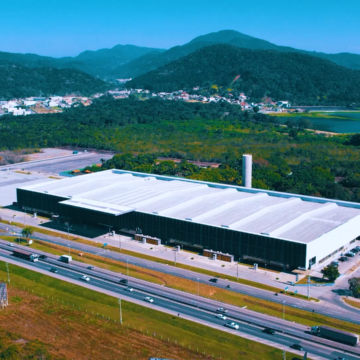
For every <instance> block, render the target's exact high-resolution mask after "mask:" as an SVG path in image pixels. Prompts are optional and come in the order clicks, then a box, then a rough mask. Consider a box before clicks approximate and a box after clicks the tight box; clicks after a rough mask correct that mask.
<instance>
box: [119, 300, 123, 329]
mask: <svg viewBox="0 0 360 360" xmlns="http://www.w3.org/2000/svg"><path fill="white" fill-rule="evenodd" d="M119 309H120V324H122V323H123V321H122V313H121V299H120V298H119Z"/></svg>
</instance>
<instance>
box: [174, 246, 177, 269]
mask: <svg viewBox="0 0 360 360" xmlns="http://www.w3.org/2000/svg"><path fill="white" fill-rule="evenodd" d="M176 252H177V249H176V250H175V252H174V256H175V266H176Z"/></svg>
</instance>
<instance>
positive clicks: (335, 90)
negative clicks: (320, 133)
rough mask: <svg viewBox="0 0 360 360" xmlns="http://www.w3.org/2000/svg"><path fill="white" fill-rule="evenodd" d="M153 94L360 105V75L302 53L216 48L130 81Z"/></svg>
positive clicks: (211, 47) (212, 46) (202, 50)
mask: <svg viewBox="0 0 360 360" xmlns="http://www.w3.org/2000/svg"><path fill="white" fill-rule="evenodd" d="M127 86H128V87H131V88H144V89H149V90H151V91H154V92H161V91H165V92H171V91H175V90H179V89H183V90H189V91H191V90H192V88H193V87H195V86H200V87H201V88H202V89H203V91H205V93H206V96H210V95H211V94H215V93H218V94H222V95H224V94H225V95H226V94H229V93H235V92H245V94H246V95H248V96H250V98H251V101H259V100H261V99H262V98H263V97H264V96H267V97H270V98H272V99H273V100H289V101H290V102H292V103H293V104H294V105H333V104H336V105H350V104H352V103H357V104H360V71H359V70H351V69H347V68H345V67H342V66H339V65H336V64H334V63H332V62H330V61H328V60H325V59H320V58H317V57H313V56H309V55H306V54H302V53H299V52H284V53H282V52H279V51H276V50H251V49H245V48H238V47H235V46H233V45H227V44H216V45H210V46H207V47H204V48H201V49H199V50H197V51H194V52H192V53H190V54H188V55H186V56H184V57H181V58H180V59H178V60H175V61H173V62H171V63H169V64H166V65H164V66H162V67H160V68H158V69H156V70H153V71H150V72H148V73H146V74H144V75H141V76H139V77H137V78H135V79H133V80H132V81H130V82H128V83H127Z"/></svg>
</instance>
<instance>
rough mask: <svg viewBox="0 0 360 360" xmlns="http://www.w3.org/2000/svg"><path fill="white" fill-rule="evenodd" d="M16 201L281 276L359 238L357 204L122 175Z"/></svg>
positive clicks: (34, 188)
mask: <svg viewBox="0 0 360 360" xmlns="http://www.w3.org/2000/svg"><path fill="white" fill-rule="evenodd" d="M17 202H18V205H19V206H21V207H23V208H25V209H27V210H32V211H35V212H43V213H48V214H52V215H58V216H59V218H60V219H63V221H65V220H68V219H71V221H72V223H81V224H84V225H85V224H99V225H101V226H106V227H109V228H111V229H112V230H114V231H116V232H121V233H130V234H135V233H142V234H146V235H149V236H154V237H158V238H160V239H161V240H162V243H167V244H173V245H183V246H184V247H188V248H193V249H198V251H199V252H201V251H202V250H203V249H208V250H213V251H220V252H222V253H228V254H232V255H234V258H235V259H238V258H239V259H244V260H245V259H248V260H251V261H254V262H260V263H267V264H272V265H273V266H280V267H281V268H284V269H294V268H298V267H303V268H311V267H312V266H313V267H314V266H317V265H319V264H322V263H323V262H324V261H325V260H327V259H329V258H330V257H332V256H334V255H338V254H339V253H341V252H343V251H345V250H346V248H347V247H349V246H350V244H351V243H353V242H355V240H356V238H357V237H358V236H359V235H360V204H356V203H350V202H345V201H337V200H330V199H324V198H317V197H309V196H302V195H294V194H288V193H279V192H274V191H267V190H260V189H252V188H245V187H240V186H231V185H223V184H216V183H209V182H203V181H195V180H189V179H183V178H176V177H168V176H158V175H153V174H140V173H135V172H129V171H123V170H107V171H103V172H98V173H94V174H90V175H85V176H78V177H72V178H68V179H63V180H59V181H55V182H54V181H52V182H47V183H41V184H35V185H31V186H24V187H20V188H18V189H17Z"/></svg>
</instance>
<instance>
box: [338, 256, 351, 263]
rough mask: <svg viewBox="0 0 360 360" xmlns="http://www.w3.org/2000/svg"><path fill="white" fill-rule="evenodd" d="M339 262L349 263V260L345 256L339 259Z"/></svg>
mask: <svg viewBox="0 0 360 360" xmlns="http://www.w3.org/2000/svg"><path fill="white" fill-rule="evenodd" d="M339 261H342V262H344V261H349V259H348V258H347V257H345V256H342V257H341V258H339Z"/></svg>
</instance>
